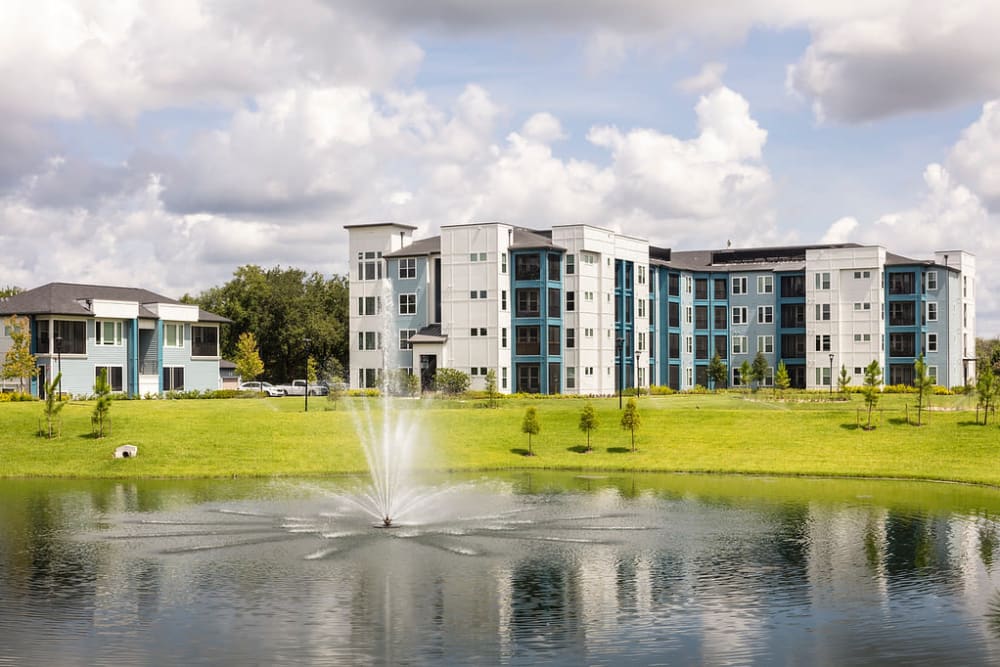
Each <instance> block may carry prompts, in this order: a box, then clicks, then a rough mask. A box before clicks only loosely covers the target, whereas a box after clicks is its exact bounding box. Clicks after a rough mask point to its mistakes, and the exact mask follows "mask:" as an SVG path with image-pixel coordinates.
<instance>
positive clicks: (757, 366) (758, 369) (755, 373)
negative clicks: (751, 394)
mask: <svg viewBox="0 0 1000 667" xmlns="http://www.w3.org/2000/svg"><path fill="white" fill-rule="evenodd" d="M750 377H751V378H753V381H754V382H756V383H757V388H758V389H759V388H760V387H761V385H763V384H764V380H766V379H767V357H765V356H764V353H763V352H761V351H760V350H757V354H756V355H754V358H753V365H752V366H751V367H750Z"/></svg>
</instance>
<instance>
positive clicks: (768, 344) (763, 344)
mask: <svg viewBox="0 0 1000 667" xmlns="http://www.w3.org/2000/svg"><path fill="white" fill-rule="evenodd" d="M757 351H758V352H762V353H763V354H772V353H773V352H774V336H757Z"/></svg>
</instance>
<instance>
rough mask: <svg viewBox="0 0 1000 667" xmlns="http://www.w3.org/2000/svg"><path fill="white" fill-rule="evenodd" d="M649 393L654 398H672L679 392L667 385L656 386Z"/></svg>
mask: <svg viewBox="0 0 1000 667" xmlns="http://www.w3.org/2000/svg"><path fill="white" fill-rule="evenodd" d="M649 393H650V394H651V395H653V396H670V395H671V394H676V393H677V390H676V389H674V388H672V387H668V386H666V385H659V384H654V385H653V386H652V387H650V388H649Z"/></svg>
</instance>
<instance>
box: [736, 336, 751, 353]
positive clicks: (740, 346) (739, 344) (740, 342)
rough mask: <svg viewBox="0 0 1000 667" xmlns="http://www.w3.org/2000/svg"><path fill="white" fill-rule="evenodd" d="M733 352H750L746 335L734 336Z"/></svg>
mask: <svg viewBox="0 0 1000 667" xmlns="http://www.w3.org/2000/svg"><path fill="white" fill-rule="evenodd" d="M733 354H748V352H747V337H746V336H733Z"/></svg>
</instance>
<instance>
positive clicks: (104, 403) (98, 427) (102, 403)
mask: <svg viewBox="0 0 1000 667" xmlns="http://www.w3.org/2000/svg"><path fill="white" fill-rule="evenodd" d="M94 395H95V396H97V403H95V404H94V413H93V415H91V417H90V423H91V425H92V426H93V427H94V435H95V436H96V437H98V438H103V437H104V425H105V423H106V422H108V421H109V420H110V412H111V385H110V384H108V371H107V369H105V368H102V369H101V372H100V374H99V375H98V376H97V380H95V381H94Z"/></svg>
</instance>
